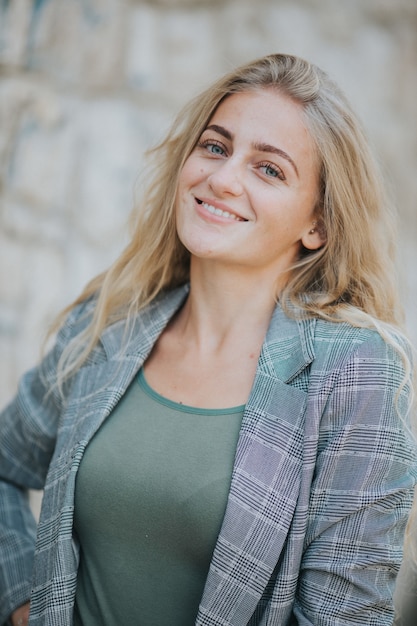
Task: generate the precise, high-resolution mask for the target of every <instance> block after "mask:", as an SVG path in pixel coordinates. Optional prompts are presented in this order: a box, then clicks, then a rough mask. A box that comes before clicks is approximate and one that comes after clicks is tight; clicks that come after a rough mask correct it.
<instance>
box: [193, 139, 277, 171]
mask: <svg viewBox="0 0 417 626" xmlns="http://www.w3.org/2000/svg"><path fill="white" fill-rule="evenodd" d="M197 145H198V147H199V148H204V149H206V150H208V151H209V152H210V153H211V154H214V155H215V156H217V155H220V153H218V152H217V153H216V152H212V151H211V150H209V147H210V146H213V147H217V148H220V150H222V153H223V154H225V155H227V150H226V147H225V146H224V145H223V144H222V143H221V141H216V140H215V139H206V140H204V141H200V142H199V143H198V144H197ZM223 154H221V155H220V156H223ZM258 168H259V169H262V168H269V169H271V170H272V171H273V172H274V176H270V175H269V176H268V174H267V173H266V172H264V173H265V176H267V177H268V178H279V180H282V181H285V180H286V178H285V175H284V172H283V171H282V169H281V168H280V167H278V166H277V165H275V164H274V163H270V162H269V161H264V162H262V163H260V164H259V165H258Z"/></svg>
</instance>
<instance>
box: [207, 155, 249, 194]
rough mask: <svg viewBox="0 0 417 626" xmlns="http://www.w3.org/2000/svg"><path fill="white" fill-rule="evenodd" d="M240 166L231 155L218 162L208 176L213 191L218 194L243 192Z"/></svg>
mask: <svg viewBox="0 0 417 626" xmlns="http://www.w3.org/2000/svg"><path fill="white" fill-rule="evenodd" d="M242 176H243V173H242V166H241V165H240V164H239V163H238V162H237V161H235V160H234V159H233V158H232V157H229V158H228V159H227V160H224V161H222V162H219V163H218V164H217V168H216V170H215V171H214V172H212V173H211V174H210V176H209V177H208V183H209V185H210V188H211V189H212V190H213V192H214V193H215V194H216V195H217V196H219V197H222V196H228V195H230V196H240V195H241V194H242V193H243V182H242V180H243V179H242Z"/></svg>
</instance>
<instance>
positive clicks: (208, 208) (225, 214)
mask: <svg viewBox="0 0 417 626" xmlns="http://www.w3.org/2000/svg"><path fill="white" fill-rule="evenodd" d="M196 201H197V204H200V205H201V206H202V207H203V208H204V209H206V211H208V212H209V213H211V214H212V215H218V216H219V217H224V218H226V219H231V220H235V221H236V222H247V221H248V220H245V219H244V218H243V217H240V216H239V215H236V213H231V212H230V211H223V210H222V209H220V208H219V207H215V206H213V205H212V204H209V203H208V202H204V201H203V200H200V199H199V198H196Z"/></svg>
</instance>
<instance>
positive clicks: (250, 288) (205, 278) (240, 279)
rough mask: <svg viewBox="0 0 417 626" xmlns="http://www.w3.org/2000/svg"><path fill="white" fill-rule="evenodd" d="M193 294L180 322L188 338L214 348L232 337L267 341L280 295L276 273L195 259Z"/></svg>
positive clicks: (236, 339) (231, 339) (196, 343)
mask: <svg viewBox="0 0 417 626" xmlns="http://www.w3.org/2000/svg"><path fill="white" fill-rule="evenodd" d="M190 285H191V288H190V295H189V298H188V300H187V302H186V304H185V306H184V308H183V309H182V311H181V313H180V316H179V319H178V324H179V329H180V331H181V333H182V334H183V336H184V338H186V337H188V338H190V339H192V340H193V342H194V345H199V346H200V347H201V348H202V349H204V347H206V348H210V347H211V349H213V350H216V349H219V348H221V347H222V346H224V345H226V344H227V343H228V342H229V341H238V342H241V343H242V344H245V343H246V344H248V343H253V344H254V345H259V347H260V345H261V344H262V342H263V339H264V337H265V334H266V331H267V329H268V326H269V322H270V319H271V315H272V312H273V310H274V308H275V305H276V301H277V297H276V293H277V282H276V277H274V280H272V279H271V278H270V277H268V276H262V275H261V276H260V275H259V272H252V273H251V272H248V271H247V270H244V271H236V270H235V269H234V270H230V271H225V270H224V268H219V267H216V264H215V263H210V264H209V263H205V264H201V263H196V262H194V263H193V262H192V263H191V273H190Z"/></svg>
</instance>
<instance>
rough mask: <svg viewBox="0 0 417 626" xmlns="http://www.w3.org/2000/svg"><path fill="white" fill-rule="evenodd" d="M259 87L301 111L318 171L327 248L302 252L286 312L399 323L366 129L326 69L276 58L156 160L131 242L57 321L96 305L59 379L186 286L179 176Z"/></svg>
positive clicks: (386, 215)
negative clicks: (220, 115) (201, 144)
mask: <svg viewBox="0 0 417 626" xmlns="http://www.w3.org/2000/svg"><path fill="white" fill-rule="evenodd" d="M259 89H276V90H278V91H279V92H280V93H282V94H285V95H287V96H288V97H289V98H291V99H292V100H294V101H295V102H297V103H299V104H300V105H301V106H302V108H303V111H304V116H305V121H306V126H307V128H308V129H309V131H310V133H311V135H312V137H313V140H314V142H315V145H316V149H317V154H318V159H319V165H320V183H319V184H320V200H319V203H318V207H317V214H318V220H319V228H321V229H322V232H323V234H324V235H325V239H326V243H325V245H323V247H322V248H320V249H319V250H317V251H313V252H311V251H308V250H303V251H302V253H301V254H300V258H299V259H298V261H297V263H296V264H295V265H294V267H293V268H292V273H291V276H290V279H289V281H288V283H287V285H286V287H285V289H284V292H282V293H281V294H279V297H280V299H281V301H282V303H283V305H284V306H285V305H286V303H287V302H291V303H292V305H295V306H296V310H298V311H299V312H300V313H303V314H308V315H310V316H317V317H322V318H327V319H332V320H337V321H343V320H344V321H348V322H350V323H353V324H355V325H375V324H376V325H377V324H380V325H381V324H382V325H383V326H384V327H385V325H390V326H391V325H393V326H398V325H400V323H401V312H400V308H399V305H398V302H399V299H398V297H397V292H396V288H395V280H394V276H393V267H394V257H393V252H394V250H393V240H394V237H393V221H392V213H391V211H390V208H389V205H388V202H387V200H386V197H385V193H384V191H383V186H382V184H381V181H380V176H379V174H378V168H377V167H376V166H375V163H374V159H373V157H372V155H371V153H370V151H369V148H368V143H367V141H366V139H365V137H364V134H363V132H362V130H361V126H360V124H359V122H358V120H357V118H356V117H355V115H354V113H353V112H352V110H351V107H350V105H349V103H348V101H347V100H346V98H345V97H344V95H343V94H342V93H341V91H340V89H339V88H338V87H337V86H336V85H335V84H334V83H333V81H332V80H331V79H330V78H329V77H328V76H327V75H326V74H325V73H324V72H323V71H322V70H320V69H319V68H318V67H316V66H315V65H313V64H311V63H309V62H307V61H305V60H303V59H301V58H298V57H295V56H291V55H285V54H273V55H269V56H266V57H264V58H261V59H259V60H256V61H254V62H252V63H249V64H247V65H244V66H242V67H240V68H238V69H236V70H235V71H232V72H231V73H229V74H227V75H226V76H224V77H223V78H220V79H219V80H218V81H217V82H215V83H214V84H213V85H212V86H211V87H210V88H208V89H207V90H206V91H204V92H203V93H201V94H200V95H199V96H197V97H196V98H194V99H193V100H192V101H191V102H190V103H189V104H188V106H186V107H185V108H184V109H183V110H182V111H181V112H180V114H179V115H178V117H177V118H176V120H175V121H174V124H173V125H172V128H171V130H170V131H169V132H168V134H167V136H166V138H165V140H164V141H162V143H160V144H159V145H158V146H157V147H155V148H154V149H153V150H152V151H151V152H150V154H149V156H150V159H151V164H153V169H152V170H151V172H152V175H151V178H150V181H149V184H148V185H147V188H146V189H145V191H144V194H143V197H142V202H141V204H140V206H138V207H135V209H134V211H133V213H132V227H133V234H132V238H131V241H130V243H129V244H128V245H127V247H126V248H125V250H124V251H123V252H122V254H121V255H120V257H119V258H118V259H117V260H116V262H115V263H114V264H113V265H112V266H111V267H110V268H109V269H108V270H107V271H106V272H104V273H103V274H101V275H99V276H97V277H96V278H95V279H93V280H92V281H91V282H90V283H89V284H88V285H87V286H86V288H85V289H84V291H83V292H82V293H81V295H80V296H79V298H77V300H76V301H75V302H74V303H73V304H71V305H70V307H68V308H67V309H66V310H65V311H64V312H63V314H62V315H61V316H60V318H59V323H61V322H62V320H63V317H64V316H65V315H66V314H67V313H68V311H69V310H71V309H72V308H73V307H74V306H75V305H77V304H78V303H80V302H82V301H84V300H85V299H87V298H89V297H91V296H94V297H95V298H96V301H95V309H94V313H93V316H92V319H91V322H90V324H89V326H88V327H87V329H86V330H85V331H84V332H83V333H82V334H81V336H79V337H78V338H77V339H76V341H75V345H77V346H78V347H77V349H73V348H69V349H68V351H67V352H66V354H65V355H64V356H63V358H62V362H61V371H60V376H64V377H65V375H67V374H68V372H70V371H74V370H76V369H77V368H78V367H79V366H80V365H81V364H82V362H83V361H84V360H85V359H86V357H87V356H88V354H89V352H90V351H91V350H92V348H93V347H94V345H95V344H96V343H97V341H98V339H99V337H100V335H101V333H102V332H103V330H104V329H105V328H106V327H107V326H108V325H110V324H112V323H114V322H115V321H117V320H119V319H126V320H127V321H129V320H131V319H133V316H134V315H135V314H136V313H137V312H138V311H139V310H140V309H141V308H143V307H144V306H145V305H147V304H148V303H149V302H151V301H152V300H153V299H154V298H155V297H156V296H157V295H158V294H159V293H160V292H161V291H162V290H166V289H171V288H173V287H175V286H179V285H181V284H183V283H185V282H187V280H188V278H189V253H188V251H187V250H186V249H185V248H184V246H183V245H182V243H181V242H180V241H179V239H178V236H177V233H176V228H175V197H176V190H177V182H178V177H179V173H180V171H181V169H182V166H183V164H184V162H185V160H186V159H187V157H188V156H189V154H190V153H191V151H192V150H193V148H194V147H195V145H196V143H197V141H198V139H199V137H200V135H201V133H202V132H203V130H204V129H205V127H206V126H207V123H208V121H209V119H210V118H211V117H212V115H213V113H214V111H215V110H216V108H217V107H218V106H219V104H220V103H221V102H222V101H223V100H224V99H225V98H227V97H228V96H229V95H231V94H235V93H241V92H247V91H253V90H259ZM277 295H278V294H277ZM291 308H292V309H293V307H291ZM380 327H381V326H380ZM71 351H72V352H71ZM64 363H65V365H64Z"/></svg>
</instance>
